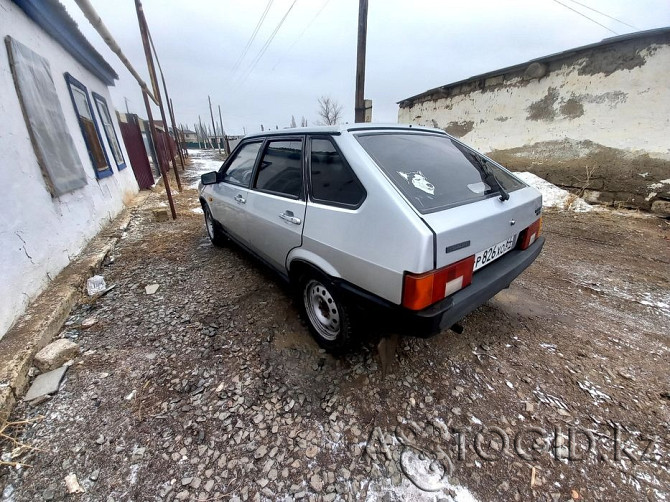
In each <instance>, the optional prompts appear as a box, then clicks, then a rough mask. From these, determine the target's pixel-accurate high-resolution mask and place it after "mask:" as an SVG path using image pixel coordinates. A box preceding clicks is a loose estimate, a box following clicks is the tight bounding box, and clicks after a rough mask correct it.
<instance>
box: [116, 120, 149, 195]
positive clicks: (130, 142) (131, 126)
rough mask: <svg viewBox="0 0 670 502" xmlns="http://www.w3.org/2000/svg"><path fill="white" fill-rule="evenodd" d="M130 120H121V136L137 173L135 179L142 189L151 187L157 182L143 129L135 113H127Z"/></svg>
mask: <svg viewBox="0 0 670 502" xmlns="http://www.w3.org/2000/svg"><path fill="white" fill-rule="evenodd" d="M127 117H128V120H129V122H119V125H120V126H121V136H123V142H124V143H125V145H126V151H127V152H128V157H130V165H131V166H132V168H133V172H134V173H135V179H136V180H137V184H138V185H139V186H140V189H145V188H150V187H151V186H153V184H154V183H155V181H154V176H153V174H152V172H151V166H150V165H149V157H148V155H147V150H146V148H144V141H143V140H142V131H140V125H139V124H138V122H137V117H136V116H135V115H131V114H129V115H127Z"/></svg>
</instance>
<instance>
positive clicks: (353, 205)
mask: <svg viewBox="0 0 670 502" xmlns="http://www.w3.org/2000/svg"><path fill="white" fill-rule="evenodd" d="M199 191H200V202H201V204H202V207H203V210H204V214H205V222H206V226H207V232H208V234H209V237H210V239H211V240H212V242H213V243H214V244H216V245H221V244H223V243H224V242H225V241H226V240H227V239H228V238H230V239H232V240H234V241H236V242H237V243H238V244H240V245H241V246H242V247H244V248H246V249H247V250H248V251H250V252H251V253H253V254H254V255H255V256H256V257H258V258H259V259H260V260H261V261H263V262H265V263H267V264H268V265H269V266H270V267H272V268H273V269H275V270H276V271H277V272H279V274H280V275H281V276H282V277H283V278H284V279H286V280H287V281H289V282H290V283H291V284H292V285H293V286H295V288H296V291H297V293H298V298H299V299H300V304H301V306H302V309H303V311H304V315H305V318H306V320H307V321H308V323H309V327H310V330H311V332H312V334H313V335H314V337H315V338H316V340H317V342H318V343H319V344H320V345H321V346H322V347H324V348H325V349H327V350H330V351H337V350H340V349H343V348H344V347H346V346H347V345H348V343H349V342H350V341H351V340H352V337H353V336H354V333H355V327H356V324H357V321H358V320H359V318H360V314H361V313H364V315H365V316H366V317H368V318H369V317H370V316H377V317H375V318H376V319H379V320H380V322H384V323H385V325H386V327H387V328H388V329H389V330H393V331H396V332H401V333H403V334H410V335H417V336H428V335H430V334H434V333H437V332H439V331H440V330H441V329H445V328H451V327H454V326H458V324H457V323H458V321H460V319H462V318H463V317H464V316H465V315H467V314H468V313H469V312H471V311H472V310H474V309H475V308H477V307H478V306H480V305H482V304H483V303H485V302H486V301H487V300H489V299H490V298H491V297H493V296H494V295H495V294H496V293H498V292H499V291H500V290H502V289H504V288H506V287H508V286H509V284H510V282H511V281H512V280H513V279H514V278H516V277H517V276H518V275H519V274H520V273H521V272H522V271H523V270H524V269H525V268H527V267H528V266H529V265H530V264H531V263H532V262H533V260H535V258H537V256H538V255H539V253H540V250H541V249H542V246H543V244H544V238H543V237H540V232H541V227H542V218H541V212H542V196H541V195H540V193H539V192H538V191H537V190H535V189H534V188H531V187H529V186H527V185H526V184H525V183H523V182H522V181H521V180H519V179H518V178H516V177H514V175H512V174H511V173H510V172H509V171H507V170H506V169H504V168H503V167H501V166H500V165H499V164H497V163H496V162H494V161H492V160H491V159H489V158H487V157H485V156H483V155H482V154H480V153H478V152H476V151H475V150H473V149H471V148H469V147H468V146H466V145H464V144H463V143H461V142H460V141H458V140H457V139H455V138H453V137H451V136H449V135H448V134H446V133H445V132H443V131H441V130H439V129H430V128H420V127H413V126H398V125H396V126H379V125H370V124H355V125H344V126H329V127H314V128H300V129H288V130H283V131H272V132H265V133H260V134H255V135H250V136H247V137H246V138H244V140H243V141H242V142H241V143H240V144H239V145H238V146H237V148H236V149H235V150H234V151H233V152H232V154H231V155H230V157H229V158H228V160H227V161H226V162H225V163H224V164H223V165H222V166H221V168H220V169H219V171H218V172H216V171H215V172H211V173H207V174H204V175H202V179H201V184H200V187H199Z"/></svg>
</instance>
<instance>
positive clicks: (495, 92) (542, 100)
mask: <svg viewBox="0 0 670 502" xmlns="http://www.w3.org/2000/svg"><path fill="white" fill-rule="evenodd" d="M669 71H670V28H661V29H655V30H648V31H641V32H637V33H632V34H629V35H622V36H617V37H613V38H607V39H605V40H603V41H601V42H598V43H595V44H591V45H586V46H583V47H577V48H575V49H571V50H567V51H564V52H560V53H558V54H552V55H549V56H545V57H541V58H537V59H534V60H532V61H528V62H526V63H522V64H518V65H514V66H510V67H508V68H503V69H500V70H495V71H491V72H489V73H485V74H482V75H477V76H475V77H471V78H468V79H466V80H462V81H459V82H454V83H452V84H447V85H444V86H441V87H438V88H436V89H431V90H428V91H425V92H422V93H421V94H418V95H416V96H412V97H410V98H407V99H404V100H402V101H401V102H400V103H399V105H400V109H399V112H398V121H399V122H402V123H413V124H419V125H424V126H434V127H439V128H441V129H444V130H445V131H447V132H448V133H450V134H452V135H454V136H456V137H459V138H462V139H463V140H464V141H465V142H467V143H468V144H471V145H473V146H475V147H476V148H478V149H479V150H481V151H483V152H485V153H489V154H490V155H491V156H492V157H493V158H494V159H495V160H498V161H499V162H501V163H502V164H504V165H506V166H508V167H510V168H511V169H513V170H530V171H532V172H534V173H535V174H537V175H539V176H542V177H543V178H545V179H547V180H549V181H551V182H553V183H555V184H558V185H561V186H564V187H566V188H570V189H573V190H579V191H584V194H585V196H586V197H587V199H590V200H591V201H598V202H608V203H618V204H622V205H625V206H633V207H642V208H645V209H649V208H650V207H651V206H652V204H653V203H654V202H655V201H657V200H659V201H661V200H662V199H667V200H670V182H669V181H668V179H669V178H670V141H669V140H668V134H669V133H668V131H670V86H669V85H668V72H669ZM664 180H665V183H664V182H663V181H664ZM661 204H662V202H659V204H658V206H659V207H660V205H661Z"/></svg>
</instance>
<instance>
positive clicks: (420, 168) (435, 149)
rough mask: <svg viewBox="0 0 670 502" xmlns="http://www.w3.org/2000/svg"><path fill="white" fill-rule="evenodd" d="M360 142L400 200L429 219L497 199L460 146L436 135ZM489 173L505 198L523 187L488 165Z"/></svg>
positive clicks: (366, 137)
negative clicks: (429, 215) (400, 195)
mask: <svg viewBox="0 0 670 502" xmlns="http://www.w3.org/2000/svg"><path fill="white" fill-rule="evenodd" d="M356 139H357V140H358V142H359V143H360V144H361V146H363V148H364V149H365V151H366V152H367V153H368V155H370V157H372V159H373V160H374V161H375V162H376V163H377V165H378V166H379V167H380V168H381V169H382V170H383V171H384V173H385V174H386V175H387V176H388V177H389V178H390V179H391V181H392V182H393V183H394V184H395V185H396V186H397V187H398V189H399V190H400V191H401V192H402V193H403V195H404V196H405V197H406V198H407V199H408V200H409V201H410V202H411V203H412V205H414V207H415V208H416V209H417V210H419V211H420V212H422V213H430V212H433V211H438V210H441V209H446V208H449V207H453V206H458V205H461V204H467V203H469V202H475V201H477V200H482V199H485V198H488V197H492V196H494V195H496V194H499V193H500V190H499V188H498V187H497V185H496V183H495V180H494V179H492V177H491V175H490V174H488V173H486V172H485V170H484V169H483V168H482V166H481V165H480V163H479V162H478V161H477V158H478V157H479V158H481V156H480V155H479V154H478V153H477V152H475V151H474V150H471V149H469V148H467V147H466V146H464V145H462V144H461V143H459V142H457V141H455V140H453V139H451V138H449V137H448V136H442V135H438V134H417V133H373V134H359V135H357V136H356ZM486 164H487V166H488V169H489V171H490V172H493V173H494V174H495V178H497V180H498V181H499V182H500V183H501V184H502V186H503V187H504V188H505V190H507V191H508V192H511V191H514V190H517V189H519V188H522V187H523V186H525V185H524V184H523V183H522V182H521V181H519V180H517V179H516V178H514V177H513V176H512V175H510V174H509V173H508V172H506V171H505V170H503V169H501V168H499V167H498V166H497V165H495V164H494V163H493V162H492V161H487V162H486Z"/></svg>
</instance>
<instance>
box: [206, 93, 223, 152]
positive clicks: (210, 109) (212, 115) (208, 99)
mask: <svg viewBox="0 0 670 502" xmlns="http://www.w3.org/2000/svg"><path fill="white" fill-rule="evenodd" d="M207 101H209V116H210V117H212V129H214V139H215V140H216V142H217V143H218V144H219V155H221V141H219V138H217V137H216V126H215V125H214V113H213V112H212V100H211V99H210V97H209V96H207Z"/></svg>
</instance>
